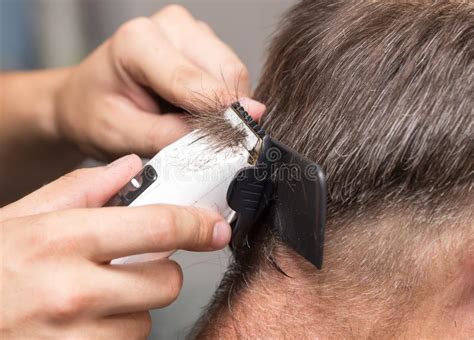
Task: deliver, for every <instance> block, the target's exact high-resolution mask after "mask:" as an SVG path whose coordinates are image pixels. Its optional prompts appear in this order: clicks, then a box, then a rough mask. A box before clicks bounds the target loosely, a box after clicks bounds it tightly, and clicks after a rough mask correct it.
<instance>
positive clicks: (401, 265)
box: [200, 0, 474, 327]
mask: <svg viewBox="0 0 474 340" xmlns="http://www.w3.org/2000/svg"><path fill="white" fill-rule="evenodd" d="M255 96H256V98H257V99H258V100H259V101H261V102H263V103H265V104H266V105H267V112H266V114H265V115H264V117H263V119H262V122H261V123H262V125H263V127H264V129H265V130H266V131H267V133H268V134H270V135H271V136H272V137H273V138H275V139H278V140H280V141H282V142H283V143H285V144H287V145H288V146H290V147H292V148H294V149H295V150H297V151H298V152H300V153H302V154H303V155H305V156H306V157H308V158H309V159H311V160H313V161H314V162H316V163H317V164H319V165H321V166H322V167H323V169H324V170H325V172H326V177H327V184H328V214H327V232H326V239H327V244H326V254H325V262H324V264H323V270H321V271H318V270H317V269H316V268H313V267H312V266H311V265H309V264H308V263H306V262H305V261H304V259H302V258H300V257H299V256H297V255H296V254H295V253H294V252H292V251H291V250H290V249H288V248H287V247H286V246H285V245H284V244H283V243H282V242H281V241H280V239H279V237H278V235H277V234H275V233H274V232H272V231H271V230H274V229H275V228H273V227H274V226H275V224H277V223H278V219H276V218H274V217H275V212H274V211H270V213H269V214H268V215H267V216H266V218H265V219H264V220H262V221H260V223H259V224H258V226H256V227H255V229H254V230H253V231H252V232H251V233H250V234H249V236H248V243H247V244H246V245H245V246H243V247H241V248H238V249H233V260H232V263H231V264H230V266H229V268H228V270H227V272H226V274H225V277H224V279H223V280H222V282H221V285H220V287H219V288H218V290H217V291H216V295H215V297H214V299H213V301H212V302H211V304H210V307H209V310H208V312H207V313H206V314H205V315H204V316H203V317H202V319H201V321H200V324H201V326H202V325H206V324H209V323H210V322H211V321H210V320H212V322H214V321H215V320H216V318H218V316H219V312H220V311H222V309H223V308H227V309H229V308H230V306H231V305H232V303H233V301H234V300H236V299H238V298H239V296H241V295H242V294H243V293H244V292H245V291H246V290H251V289H252V288H251V287H252V284H253V282H254V281H255V278H256V277H257V276H259V277H261V275H262V272H268V271H269V270H275V271H280V274H279V275H285V273H284V269H283V270H281V269H282V268H281V265H280V264H281V263H286V264H288V263H290V265H292V266H300V267H303V268H304V270H305V271H306V272H307V276H308V280H310V281H311V282H313V284H314V286H315V287H319V289H315V291H314V294H320V293H321V292H322V291H323V292H324V294H320V295H321V299H323V300H324V299H325V298H327V302H328V303H329V304H330V303H331V301H334V300H335V299H336V294H339V296H337V297H338V298H340V299H343V298H344V297H348V296H349V294H355V293H357V292H359V293H360V294H359V295H360V296H364V298H365V299H368V300H372V302H375V301H377V302H378V303H381V304H382V305H384V306H389V307H387V311H386V315H385V316H386V319H387V320H391V321H390V322H387V326H386V327H394V325H397V324H399V323H400V322H401V319H400V318H404V317H406V315H404V311H407V312H408V311H409V310H410V309H411V308H413V305H414V304H415V303H416V301H418V300H416V301H415V298H414V296H417V294H418V293H420V294H421V292H422V291H424V289H425V288H427V287H431V288H432V287H435V283H433V282H431V280H432V278H433V275H434V273H435V272H436V273H441V272H443V270H445V269H446V267H448V268H449V266H450V265H454V263H455V262H456V261H457V260H461V258H462V257H463V256H465V253H464V252H463V250H464V251H466V249H470V250H471V251H472V250H473V249H474V246H473V244H474V239H473V238H474V236H473V235H474V230H473V226H472V222H471V221H472V217H473V216H472V210H473V209H472V205H473V204H472V202H473V195H472V186H473V170H474V167H473V159H474V157H473V156H474V154H473V117H474V5H473V4H472V3H471V2H469V1H416V0H411V1H341V0H336V1H335V0H303V1H300V2H299V3H297V4H296V5H295V6H294V7H293V8H291V10H290V11H289V12H288V13H286V14H285V16H284V18H283V20H282V22H281V24H280V25H279V28H278V31H277V33H276V34H275V36H274V37H273V40H272V43H271V46H270V48H269V50H268V57H267V61H266V64H265V67H264V70H263V73H262V75H261V78H260V83H259V85H258V87H257V89H256V92H255ZM285 227H287V228H291V226H285ZM433 261H439V262H438V263H439V268H437V269H436V268H435V269H434V267H433ZM430 264H431V265H430ZM435 267H436V266H435ZM441 268H442V269H441ZM330 292H332V293H330ZM361 292H364V294H361ZM360 298H362V297H360Z"/></svg>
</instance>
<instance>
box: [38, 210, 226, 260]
mask: <svg viewBox="0 0 474 340" xmlns="http://www.w3.org/2000/svg"><path fill="white" fill-rule="evenodd" d="M46 218H47V219H49V220H47V221H43V223H41V224H42V225H46V226H48V227H52V228H55V229H59V230H51V231H45V230H44V227H43V229H42V233H43V234H47V233H49V234H50V235H56V234H57V233H59V234H62V235H65V236H66V238H73V239H74V244H76V245H77V247H78V248H79V249H78V251H79V253H81V254H83V255H84V256H85V257H87V258H90V259H92V260H94V261H97V262H105V261H110V260H112V259H116V258H120V257H125V256H130V255H136V254H143V253H153V252H165V251H170V250H175V249H184V250H192V251H210V250H217V249H221V248H223V247H225V246H226V245H227V244H228V243H229V241H230V235H231V230H230V226H229V225H228V223H227V222H225V221H224V220H223V219H222V217H221V216H220V215H218V214H217V213H214V212H212V211H207V210H203V209H198V208H194V207H181V206H171V205H150V206H143V207H111V208H96V209H75V210H68V211H62V212H58V213H55V214H53V215H51V216H49V217H46ZM65 222H67V223H68V226H67V228H65V227H64V223H65ZM55 233H56V234H55ZM65 233H66V234H65ZM82 240H83V242H82Z"/></svg>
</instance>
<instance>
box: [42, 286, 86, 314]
mask: <svg viewBox="0 0 474 340" xmlns="http://www.w3.org/2000/svg"><path fill="white" fill-rule="evenodd" d="M71 287H73V286H71V285H68V286H64V287H61V288H59V289H57V290H56V291H55V293H54V294H55V297H54V298H53V299H52V300H53V301H52V302H51V303H50V306H49V308H48V310H49V313H50V316H51V318H53V319H56V320H70V319H73V318H75V317H77V316H78V315H80V314H81V313H82V312H83V311H84V310H85V309H86V307H87V306H89V305H91V304H93V303H94V299H93V297H92V296H91V295H90V294H87V293H86V292H85V291H83V290H81V289H74V288H71Z"/></svg>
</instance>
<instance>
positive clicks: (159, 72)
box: [56, 5, 264, 157]
mask: <svg viewBox="0 0 474 340" xmlns="http://www.w3.org/2000/svg"><path fill="white" fill-rule="evenodd" d="M152 93H153V94H155V95H158V96H160V97H161V98H163V99H165V100H166V101H167V102H170V103H172V104H174V105H175V106H178V107H186V108H189V107H191V108H193V107H195V106H196V103H197V102H199V101H201V102H202V101H206V100H214V99H215V98H219V99H220V100H221V101H225V102H226V103H229V104H230V103H231V102H232V101H233V100H235V99H236V97H240V96H249V95H250V84H249V77H248V73H247V69H246V67H245V66H244V64H243V63H242V62H241V61H240V59H239V58H238V57H237V56H236V55H235V54H234V52H233V51H232V50H231V49H230V48H229V47H228V46H227V45H226V44H224V43H223V42H222V41H220V40H219V38H218V37H217V36H216V35H215V34H214V33H213V31H212V30H211V28H210V27H209V26H208V25H207V24H205V23H203V22H200V21H198V20H196V19H195V18H193V17H192V16H191V14H190V13H189V12H187V11H186V10H185V9H184V8H182V7H180V6H177V5H172V6H168V7H165V8H164V9H162V10H161V11H159V12H158V13H156V14H155V15H153V16H152V17H149V18H137V19H134V20H132V21H130V22H128V23H125V24H124V25H123V26H122V27H121V28H119V30H118V31H117V32H116V33H115V34H114V36H113V37H112V38H111V39H109V40H108V41H106V42H105V43H104V44H103V45H102V46H101V47H99V48H98V49H97V50H96V51H95V52H94V53H93V54H92V55H91V56H90V57H89V58H87V59H86V60H85V61H84V62H83V63H82V64H80V65H79V66H77V67H75V68H73V69H72V70H71V73H70V75H69V77H68V78H67V80H66V83H65V86H64V87H63V88H62V89H61V90H60V92H59V94H58V97H57V109H56V120H57V123H56V127H57V133H58V134H59V135H60V136H63V137H66V138H69V139H72V140H74V141H75V142H76V143H77V144H79V146H80V147H81V148H82V149H83V150H85V151H86V152H87V153H89V154H91V153H92V154H93V155H94V156H96V157H97V156H99V157H100V156H107V155H108V156H110V155H121V154H125V153H130V152H133V153H138V154H140V155H142V156H151V155H153V154H155V153H156V152H157V151H159V150H160V149H161V148H162V147H164V146H166V145H167V144H169V143H171V142H173V141H175V140H176V139H178V138H179V137H181V136H182V135H183V134H185V133H186V130H187V128H186V125H185V124H184V123H183V119H182V116H181V115H180V114H177V113H176V112H167V111H166V108H165V107H160V106H159V104H158V103H157V100H155V99H156V98H155V97H156V96H155V95H151V94H152ZM250 107H251V113H252V114H253V115H254V117H257V118H258V116H260V115H261V114H262V113H263V110H264V107H263V105H261V104H259V103H252V105H250Z"/></svg>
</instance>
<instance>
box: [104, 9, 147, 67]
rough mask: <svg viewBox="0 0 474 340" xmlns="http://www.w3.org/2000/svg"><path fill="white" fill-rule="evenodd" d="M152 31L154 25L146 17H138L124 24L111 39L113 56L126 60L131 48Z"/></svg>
mask: <svg viewBox="0 0 474 340" xmlns="http://www.w3.org/2000/svg"><path fill="white" fill-rule="evenodd" d="M152 29H153V23H152V22H151V20H150V19H149V18H146V17H138V18H135V19H132V20H130V21H127V22H126V23H124V24H122V26H120V27H119V28H118V30H117V31H116V32H115V34H114V35H113V37H112V39H111V46H112V55H115V56H118V57H120V58H122V59H124V58H126V56H128V55H129V54H130V53H127V51H129V50H130V46H131V45H132V44H135V42H136V41H137V40H138V39H141V38H142V37H143V36H144V35H146V34H147V33H148V32H151V31H152Z"/></svg>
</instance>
